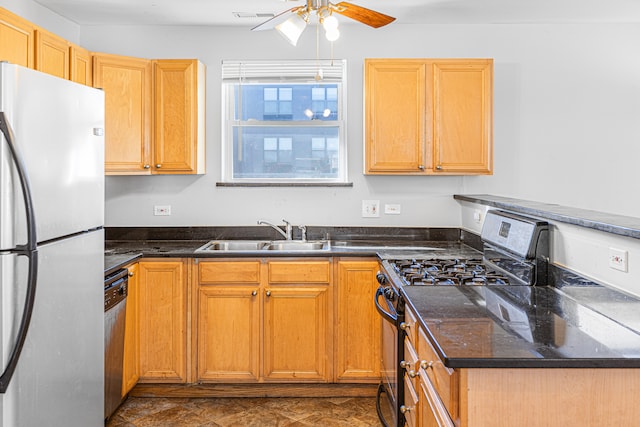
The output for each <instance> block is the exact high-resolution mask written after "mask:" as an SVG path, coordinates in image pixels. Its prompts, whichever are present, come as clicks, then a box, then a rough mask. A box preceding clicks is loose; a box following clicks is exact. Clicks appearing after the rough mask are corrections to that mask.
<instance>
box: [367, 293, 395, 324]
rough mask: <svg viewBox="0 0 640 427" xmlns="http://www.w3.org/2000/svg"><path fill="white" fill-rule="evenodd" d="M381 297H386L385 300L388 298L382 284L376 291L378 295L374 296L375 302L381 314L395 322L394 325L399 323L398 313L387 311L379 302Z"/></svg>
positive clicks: (389, 320)
mask: <svg viewBox="0 0 640 427" xmlns="http://www.w3.org/2000/svg"><path fill="white" fill-rule="evenodd" d="M380 297H383V298H384V299H385V301H386V300H387V299H386V297H385V296H384V288H383V287H382V286H380V287H379V288H378V290H377V291H376V296H375V297H374V298H373V299H374V302H375V303H376V310H378V313H380V315H381V316H382V317H383V318H384V319H385V320H387V321H388V322H390V323H393V324H394V325H397V324H398V315H397V314H396V315H393V314H391V313H389V312H388V311H386V310H385V309H384V308H382V306H381V305H380V303H379V302H378V299H379V298H380Z"/></svg>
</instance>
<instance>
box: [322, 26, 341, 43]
mask: <svg viewBox="0 0 640 427" xmlns="http://www.w3.org/2000/svg"><path fill="white" fill-rule="evenodd" d="M324 35H325V37H326V38H327V40H329V41H330V42H334V41H336V40H338V39H339V38H340V30H338V29H337V28H330V29H328V30H327V31H326V32H325V33H324Z"/></svg>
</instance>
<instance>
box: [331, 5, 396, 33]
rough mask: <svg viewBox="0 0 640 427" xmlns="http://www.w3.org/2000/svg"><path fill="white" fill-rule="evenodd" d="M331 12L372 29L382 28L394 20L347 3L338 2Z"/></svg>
mask: <svg viewBox="0 0 640 427" xmlns="http://www.w3.org/2000/svg"><path fill="white" fill-rule="evenodd" d="M333 11H334V12H336V13H339V14H340V15H343V16H346V17H347V18H351V19H354V20H356V21H358V22H362V23H363V24H367V25H368V26H370V27H373V28H380V27H384V26H385V25H387V24H390V23H392V22H393V21H395V20H396V18H394V17H392V16H388V15H385V14H384V13H380V12H376V11H375V10H371V9H367V8H365V7H362V6H358V5H355V4H353V3H348V2H346V1H343V2H340V3H338V4H336V5H334V8H333Z"/></svg>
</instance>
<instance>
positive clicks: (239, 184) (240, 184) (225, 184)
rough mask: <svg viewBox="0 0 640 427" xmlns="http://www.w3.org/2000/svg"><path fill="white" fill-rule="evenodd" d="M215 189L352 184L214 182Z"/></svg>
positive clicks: (350, 185)
mask: <svg viewBox="0 0 640 427" xmlns="http://www.w3.org/2000/svg"><path fill="white" fill-rule="evenodd" d="M216 187H353V182H216Z"/></svg>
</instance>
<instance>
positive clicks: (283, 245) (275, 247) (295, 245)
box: [265, 240, 329, 251]
mask: <svg viewBox="0 0 640 427" xmlns="http://www.w3.org/2000/svg"><path fill="white" fill-rule="evenodd" d="M265 249H267V250H269V251H321V250H325V249H329V243H328V242H326V241H317V242H307V241H296V240H287V241H282V242H281V241H277V242H271V244H269V245H267V246H266V247H265Z"/></svg>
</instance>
